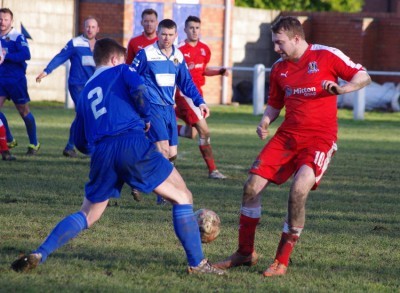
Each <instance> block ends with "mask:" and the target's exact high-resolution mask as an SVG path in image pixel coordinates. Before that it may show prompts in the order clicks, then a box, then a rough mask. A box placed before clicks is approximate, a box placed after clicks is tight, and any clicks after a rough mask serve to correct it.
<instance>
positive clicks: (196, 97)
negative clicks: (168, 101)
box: [176, 60, 206, 107]
mask: <svg viewBox="0 0 400 293" xmlns="http://www.w3.org/2000/svg"><path fill="white" fill-rule="evenodd" d="M176 84H177V85H178V87H179V90H180V91H181V92H182V93H183V94H184V95H185V96H187V97H190V98H191V99H192V100H193V104H194V105H195V106H196V107H199V106H200V105H201V104H206V102H205V101H204V99H203V97H202V96H201V94H200V92H199V90H198V89H197V87H196V85H195V84H194V82H193V79H192V76H191V75H190V72H189V69H187V66H186V62H185V60H183V62H182V63H181V64H180V66H179V71H178V75H177V77H176Z"/></svg>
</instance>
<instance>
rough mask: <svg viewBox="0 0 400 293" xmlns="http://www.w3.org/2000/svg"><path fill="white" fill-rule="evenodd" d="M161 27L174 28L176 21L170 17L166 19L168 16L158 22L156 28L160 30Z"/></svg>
mask: <svg viewBox="0 0 400 293" xmlns="http://www.w3.org/2000/svg"><path fill="white" fill-rule="evenodd" d="M162 28H169V29H172V28H174V29H175V30H176V23H175V21H173V20H172V19H168V18H166V19H163V20H161V21H160V23H159V24H158V28H157V30H158V31H160V30H161V29H162Z"/></svg>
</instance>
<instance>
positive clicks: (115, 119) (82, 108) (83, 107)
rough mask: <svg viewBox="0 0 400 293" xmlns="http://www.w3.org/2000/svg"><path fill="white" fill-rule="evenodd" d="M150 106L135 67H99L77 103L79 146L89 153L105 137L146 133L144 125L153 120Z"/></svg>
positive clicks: (76, 137) (77, 144) (76, 128)
mask: <svg viewBox="0 0 400 293" xmlns="http://www.w3.org/2000/svg"><path fill="white" fill-rule="evenodd" d="M149 105H150V104H149V102H148V100H147V91H146V89H145V87H144V84H143V81H142V79H141V77H140V76H139V75H138V74H137V73H136V72H135V70H134V69H133V68H131V67H128V66H127V65H125V64H122V65H118V66H115V67H109V66H104V67H100V68H99V69H97V70H96V71H95V73H94V74H93V76H92V77H91V78H90V79H89V81H88V82H87V83H86V85H85V88H84V89H83V91H82V93H81V97H80V98H79V101H78V106H77V111H76V118H75V123H76V126H75V145H76V147H77V148H78V150H79V151H81V152H83V153H88V152H90V151H91V150H90V147H93V146H94V145H96V144H97V143H98V142H100V141H101V140H102V139H103V138H105V137H111V136H115V135H120V134H123V133H126V132H129V131H134V130H136V131H141V132H143V129H144V127H145V125H144V122H146V123H147V122H149V121H150V119H149V112H150V108H149ZM142 119H143V120H142ZM88 146H89V147H88Z"/></svg>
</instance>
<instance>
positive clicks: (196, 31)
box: [185, 21, 201, 42]
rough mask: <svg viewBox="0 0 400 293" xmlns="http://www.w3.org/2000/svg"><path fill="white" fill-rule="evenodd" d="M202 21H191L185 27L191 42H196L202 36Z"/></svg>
mask: <svg viewBox="0 0 400 293" xmlns="http://www.w3.org/2000/svg"><path fill="white" fill-rule="evenodd" d="M200 30H201V27H200V23H199V22H194V21H189V22H188V23H187V25H186V27H185V33H186V37H187V39H188V41H189V42H196V41H198V40H199V38H200Z"/></svg>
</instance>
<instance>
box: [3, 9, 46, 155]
mask: <svg viewBox="0 0 400 293" xmlns="http://www.w3.org/2000/svg"><path fill="white" fill-rule="evenodd" d="M13 17H14V15H13V13H12V11H11V10H10V9H8V8H1V9H0V41H1V46H0V47H1V48H2V49H1V48H0V50H1V53H0V56H1V57H0V109H1V108H2V107H3V105H4V102H5V100H6V99H8V100H12V101H13V102H14V104H15V108H17V110H18V112H19V114H20V115H21V117H22V119H23V120H24V122H25V126H26V131H27V133H28V137H29V145H28V152H27V153H26V154H27V155H28V156H33V155H36V153H37V152H38V150H39V148H40V143H39V142H38V140H37V136H36V122H35V117H34V116H33V114H32V113H31V111H30V109H29V105H28V103H29V101H30V98H29V94H28V85H27V81H26V76H25V74H26V67H27V64H26V60H29V59H31V53H30V51H29V46H28V42H27V41H26V39H25V37H24V35H22V34H20V33H18V32H17V31H16V30H15V29H14V28H13V27H12V26H11V25H12V22H13ZM0 118H1V120H2V121H3V123H4V126H5V128H6V135H7V142H8V146H9V147H10V148H12V147H15V146H17V141H16V140H15V139H14V137H13V136H12V134H11V131H10V128H9V127H8V121H7V119H6V117H5V115H4V114H3V113H2V112H0Z"/></svg>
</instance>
